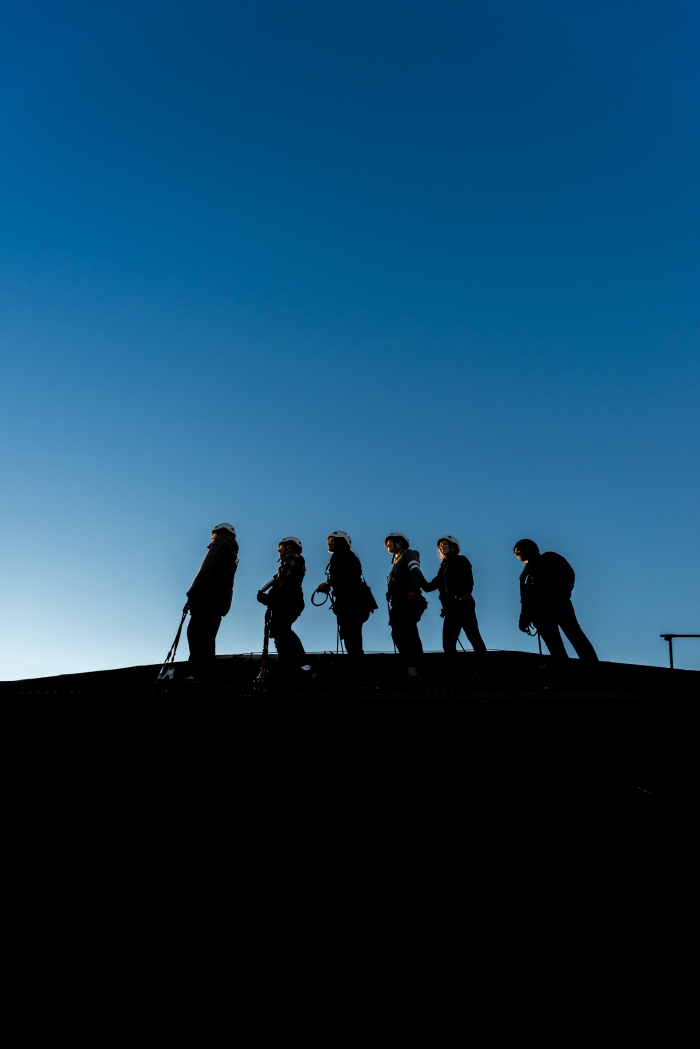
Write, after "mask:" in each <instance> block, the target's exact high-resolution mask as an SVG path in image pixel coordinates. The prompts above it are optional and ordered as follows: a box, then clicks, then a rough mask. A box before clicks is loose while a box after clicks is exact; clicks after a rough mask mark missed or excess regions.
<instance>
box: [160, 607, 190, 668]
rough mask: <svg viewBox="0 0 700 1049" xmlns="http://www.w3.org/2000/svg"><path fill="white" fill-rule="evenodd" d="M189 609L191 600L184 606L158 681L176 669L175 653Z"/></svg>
mask: <svg viewBox="0 0 700 1049" xmlns="http://www.w3.org/2000/svg"><path fill="white" fill-rule="evenodd" d="M189 610H190V606H189V602H188V603H187V604H186V605H185V607H184V608H183V610H182V619H181V620H180V626H179V627H178V628H177V634H176V635H175V640H174V641H173V643H172V645H171V646H170V651H169V652H168V654H167V656H166V657H165V663H163V666H162V667H161V668H160V670H159V672H158V677H157V678H156V681H165V680H166V677H167V675H168V673H169V672H170V671H171V670H173V671H174V669H175V668H174V663H175V653H176V652H177V646H178V644H179V642H180V634H181V633H182V627H183V625H184V622H185V619H186V618H187V613H188V612H189Z"/></svg>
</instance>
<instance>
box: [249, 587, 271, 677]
mask: <svg viewBox="0 0 700 1049" xmlns="http://www.w3.org/2000/svg"><path fill="white" fill-rule="evenodd" d="M271 618H272V611H271V609H270V607H269V606H268V607H267V608H266V609H265V633H264V635H263V649H262V653H261V655H260V671H259V672H258V676H257V677H256V679H255V681H254V682H253V684H255V685H257V686H258V687H259V688H261V687H262V686H263V685H264V684H265V678H266V677H267V653H268V650H269V648H270V619H271Z"/></svg>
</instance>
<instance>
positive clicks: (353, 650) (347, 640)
mask: <svg viewBox="0 0 700 1049" xmlns="http://www.w3.org/2000/svg"><path fill="white" fill-rule="evenodd" d="M338 630H339V631H340V636H341V638H342V640H343V644H344V645H345V651H346V652H347V654H348V655H349V656H364V652H363V650H362V619H360V618H359V617H358V616H354V617H353V616H347V617H345V618H343V619H341V618H340V617H338Z"/></svg>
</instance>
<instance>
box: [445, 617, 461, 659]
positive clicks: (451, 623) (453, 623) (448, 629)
mask: <svg viewBox="0 0 700 1049" xmlns="http://www.w3.org/2000/svg"><path fill="white" fill-rule="evenodd" d="M461 629H462V624H461V623H460V621H459V616H455V615H451V616H450V615H445V618H444V620H443V622H442V650H443V652H444V653H445V654H446V655H448V656H454V655H456V654H457V638H458V637H459V632H460V630H461Z"/></svg>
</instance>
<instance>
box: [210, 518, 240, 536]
mask: <svg viewBox="0 0 700 1049" xmlns="http://www.w3.org/2000/svg"><path fill="white" fill-rule="evenodd" d="M219 535H230V536H233V538H234V539H235V538H236V529H235V528H234V527H233V525H232V524H229V523H228V521H222V522H221V524H218V525H214V527H213V528H212V530H211V537H212V539H216V537H217V536H219Z"/></svg>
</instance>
